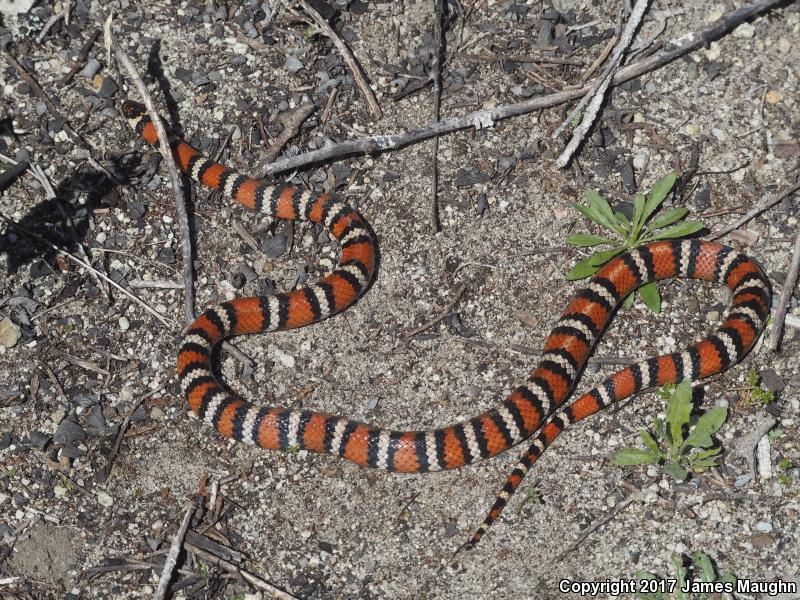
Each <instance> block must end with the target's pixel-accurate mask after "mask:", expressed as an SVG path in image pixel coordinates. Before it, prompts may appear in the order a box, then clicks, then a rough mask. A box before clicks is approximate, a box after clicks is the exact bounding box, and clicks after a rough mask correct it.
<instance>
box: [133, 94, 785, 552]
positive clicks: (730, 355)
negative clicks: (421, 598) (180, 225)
mask: <svg viewBox="0 0 800 600" xmlns="http://www.w3.org/2000/svg"><path fill="white" fill-rule="evenodd" d="M122 110H123V114H124V116H125V117H126V118H127V120H128V122H129V124H130V125H131V127H133V129H134V130H135V131H136V132H137V133H138V134H139V135H140V136H141V137H142V138H143V139H144V140H145V141H146V142H148V143H149V144H151V145H153V146H156V147H158V145H159V141H158V137H157V134H156V130H155V127H154V125H153V123H152V120H151V118H150V117H149V116H148V114H147V112H146V110H145V107H144V106H143V105H142V104H139V103H136V102H132V101H126V102H125V103H124V105H123V107H122ZM170 147H171V150H172V155H173V157H174V159H175V162H176V163H177V165H178V166H179V167H180V169H181V170H182V171H183V172H184V173H185V174H187V175H188V176H190V177H191V178H192V179H194V180H195V181H197V182H199V183H201V184H202V185H204V186H206V187H208V188H210V189H212V190H217V191H220V192H223V193H224V194H225V195H226V196H228V197H230V198H231V199H232V200H234V201H235V202H238V203H239V204H241V205H243V206H244V207H245V208H248V209H251V210H255V211H259V212H262V213H265V214H266V215H269V216H272V217H275V218H278V219H292V220H298V221H308V222H311V223H317V224H320V225H323V226H324V227H325V228H326V229H327V230H328V231H329V232H330V233H331V234H332V236H333V237H334V238H335V239H336V241H337V243H338V246H339V259H338V263H337V265H336V267H335V268H334V269H333V270H332V271H331V272H330V273H329V274H328V275H327V276H325V277H324V278H322V279H321V280H319V281H317V282H316V283H313V284H311V285H307V286H305V287H301V288H298V289H294V290H292V291H288V292H283V293H273V294H269V295H264V296H257V297H251V298H237V299H234V300H231V301H228V302H223V303H222V304H220V305H219V306H216V307H213V308H210V309H208V310H206V311H205V312H204V313H203V314H202V315H200V316H199V317H198V318H197V319H196V320H195V321H194V322H193V323H192V324H191V325H190V326H189V327H188V329H187V330H186V331H185V333H184V336H183V339H182V342H181V345H180V349H179V352H178V358H177V365H176V370H177V375H178V379H179V382H180V387H181V389H182V391H183V395H184V396H185V398H186V401H187V403H188V405H189V407H190V409H191V411H192V412H193V413H194V414H195V415H196V416H197V417H198V418H199V419H200V420H201V421H204V422H205V423H206V424H207V425H209V426H210V427H213V428H214V429H215V430H216V431H217V432H219V433H220V434H222V435H223V436H227V437H229V438H232V439H234V440H237V441H239V442H244V443H247V444H253V445H256V446H260V447H262V448H267V449H270V450H288V449H305V450H310V451H314V452H321V453H326V454H332V455H334V456H338V457H342V458H345V459H347V460H349V461H351V462H353V463H355V464H357V465H360V466H362V467H372V468H376V469H383V470H386V471H396V472H403V473H422V472H431V471H440V470H444V469H455V468H458V467H463V466H465V465H469V464H472V463H475V462H477V461H480V460H484V459H488V458H491V457H494V456H497V455H498V454H501V453H503V452H505V451H506V450H508V449H510V448H511V447H513V446H516V445H517V444H520V443H521V442H523V441H525V440H529V445H528V449H527V450H526V451H525V453H524V454H522V457H521V459H520V461H519V463H518V464H517V465H516V466H515V468H514V469H513V471H512V472H511V473H510V475H508V477H507V479H506V481H505V484H504V485H503V487H502V489H501V490H500V492H499V493H498V494H497V496H496V498H495V502H494V504H493V505H492V507H491V509H490V510H489V512H488V514H487V515H486V517H485V519H484V520H483V522H482V523H481V525H480V527H479V528H478V529H477V530H476V531H475V533H474V534H473V535H472V537H470V538H469V540H468V541H467V542H466V543H465V544H464V545H463V546H462V547H464V548H466V549H471V548H473V547H474V546H475V544H477V543H478V541H479V540H480V539H481V537H482V536H483V535H484V533H485V532H486V531H487V530H488V528H489V527H490V526H491V525H492V523H493V522H494V521H495V520H497V518H498V517H499V515H500V513H501V512H502V510H503V508H504V507H505V506H506V504H507V503H508V500H509V498H510V497H511V495H512V494H513V493H514V492H515V491H516V490H517V488H518V487H519V486H520V483H521V482H522V480H523V478H524V476H525V474H526V473H527V472H528V471H529V470H530V469H531V467H532V465H533V464H534V463H535V462H536V461H537V459H538V458H539V457H540V456H541V455H542V453H543V452H544V451H545V449H546V448H547V447H548V446H550V444H552V443H553V441H554V440H555V439H556V438H557V437H558V436H559V434H560V433H561V432H562V431H564V429H565V428H567V427H569V426H570V425H572V424H574V423H577V422H578V421H581V420H583V419H585V418H587V417H589V416H591V415H593V414H595V413H597V412H598V411H600V410H602V409H603V408H605V407H607V406H609V405H610V404H613V403H615V402H619V401H620V400H623V399H625V398H629V397H631V396H633V395H636V394H638V393H640V392H642V391H644V390H647V389H649V388H652V387H656V386H662V385H664V384H668V383H678V382H681V381H683V380H684V379H690V380H692V381H697V380H699V379H704V378H707V377H710V376H712V375H716V374H718V373H721V372H722V371H724V370H726V369H728V368H729V367H731V366H732V365H734V364H735V363H737V362H739V361H740V360H742V358H744V356H745V355H746V354H747V353H748V352H749V351H750V350H751V349H752V348H753V346H754V345H755V343H756V341H757V339H758V337H759V335H760V333H761V332H762V330H763V328H764V326H765V324H766V322H767V318H768V316H769V312H770V304H771V290H770V284H769V280H768V278H767V276H766V275H765V274H764V272H763V270H762V269H761V267H760V266H759V265H758V264H757V263H756V262H755V261H754V260H752V259H750V258H748V257H747V256H745V255H744V254H741V253H739V252H738V251H736V250H735V249H733V248H730V247H728V246H725V245H722V244H719V243H716V242H710V241H703V240H699V239H682V240H661V241H655V242H650V243H647V244H644V245H641V246H638V247H635V248H632V249H629V250H627V251H625V252H623V253H622V254H619V255H618V256H616V257H614V258H613V259H612V260H610V261H609V262H607V263H606V264H605V265H604V266H603V267H602V268H601V269H600V270H599V271H598V272H597V273H596V274H594V275H593V276H592V277H591V278H590V279H588V280H587V283H586V285H585V287H583V288H582V289H580V290H579V291H578V292H577V293H576V294H575V295H574V296H573V298H572V299H571V301H570V303H569V305H568V306H567V308H566V310H565V311H564V312H563V314H562V315H561V317H560V318H559V320H558V321H557V322H556V323H555V326H554V327H553V329H552V330H551V331H550V333H549V335H548V336H547V338H546V340H545V342H544V346H543V350H542V354H541V358H540V361H539V364H538V365H537V366H536V368H535V369H534V370H533V371H532V372H530V373H529V375H528V378H527V381H526V382H525V383H524V384H523V385H520V386H519V387H517V388H516V389H514V390H513V391H512V392H511V393H510V394H509V395H508V396H507V397H506V398H505V399H504V400H503V401H502V402H501V403H499V404H498V405H496V406H494V407H492V408H490V409H489V410H486V411H485V412H483V413H481V414H479V415H477V416H475V417H472V418H471V419H469V420H466V421H463V422H461V423H457V424H454V425H448V426H446V427H441V428H437V429H426V430H421V431H394V430H390V429H385V428H382V427H376V426H373V425H369V424H366V423H362V422H359V421H356V420H353V419H349V418H347V417H342V416H336V415H329V414H325V413H322V412H317V411H313V410H302V409H294V408H284V407H280V406H258V405H255V404H253V403H251V402H249V401H247V400H245V399H244V398H241V397H239V396H237V395H236V394H234V393H232V392H230V391H228V390H227V389H226V388H225V387H223V385H222V384H221V382H220V380H219V379H218V378H217V376H216V375H215V374H214V370H213V367H212V350H213V349H214V347H215V346H216V345H217V344H219V343H220V342H221V341H222V340H224V339H226V338H228V337H230V336H239V335H245V334H256V333H264V332H270V331H279V330H286V329H292V328H296V327H303V326H306V325H309V324H312V323H316V322H318V321H321V320H323V319H326V318H328V317H331V316H333V315H335V314H337V313H339V312H341V311H342V310H344V309H345V308H346V307H348V306H349V305H351V304H352V303H353V302H355V301H356V300H357V299H358V297H359V296H360V295H361V294H362V293H363V292H364V291H365V290H366V289H367V287H368V286H369V284H370V282H371V280H372V277H373V274H374V271H375V264H376V245H375V239H374V236H373V233H372V230H371V228H370V227H369V225H368V224H367V223H366V221H365V220H364V219H363V218H362V217H361V215H360V214H359V213H358V212H357V211H356V210H354V209H353V208H351V207H350V206H349V205H348V204H346V203H345V202H344V201H342V200H341V199H340V198H339V197H338V196H336V195H335V194H329V193H316V192H314V191H310V190H303V189H302V188H298V187H294V186H289V185H278V184H275V183H273V182H270V181H264V180H257V179H252V178H250V177H247V176H246V175H242V174H240V173H238V172H237V171H235V170H233V169H229V168H227V167H225V166H222V165H220V164H219V163H217V162H215V161H213V160H210V159H208V158H206V157H205V156H203V155H202V154H201V153H200V152H198V151H197V150H196V149H195V148H193V147H192V146H190V145H189V144H188V143H186V142H185V141H182V140H180V139H172V140H170ZM669 278H684V279H699V280H704V281H710V282H715V283H718V284H721V285H724V286H726V287H727V288H728V289H729V290H730V291H731V292H732V300H731V303H730V307H729V309H728V312H727V314H726V316H725V319H724V321H723V322H722V323H721V325H720V326H719V327H718V328H717V329H716V330H715V331H714V332H713V333H711V334H709V335H708V336H707V337H705V338H704V339H702V340H701V341H700V342H698V343H697V344H694V345H692V346H690V347H688V348H687V349H685V350H683V351H681V352H673V353H669V354H663V355H661V356H657V357H653V358H649V359H647V360H643V361H641V362H637V363H635V364H631V365H628V366H626V367H625V368H624V369H622V370H620V371H618V372H616V373H614V374H613V375H611V376H610V377H608V378H606V379H605V380H604V381H603V382H602V383H600V384H599V385H597V386H596V387H594V388H593V389H591V390H590V391H588V392H586V393H585V394H583V395H581V396H580V397H579V398H577V399H576V400H574V401H573V402H571V403H570V404H566V400H567V399H568V398H569V397H570V395H571V393H572V391H573V388H574V387H575V384H576V382H577V380H578V377H579V375H580V374H581V372H582V370H583V368H584V367H585V365H586V363H587V360H588V358H589V355H590V353H591V352H592V350H593V348H594V346H595V345H596V344H597V341H598V339H599V338H600V336H601V334H602V333H603V331H604V330H605V328H606V326H607V325H608V323H609V321H610V319H611V317H612V315H613V314H614V313H615V311H616V309H617V308H618V307H619V305H620V304H621V302H622V301H623V300H624V299H625V298H626V297H627V296H628V295H629V294H630V293H631V292H633V291H634V290H635V289H636V288H638V287H640V286H642V285H644V284H646V283H649V282H651V281H657V280H662V279H669ZM537 432H538V433H537ZM534 434H536V435H535V436H534Z"/></svg>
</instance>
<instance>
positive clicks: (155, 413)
mask: <svg viewBox="0 0 800 600" xmlns="http://www.w3.org/2000/svg"><path fill="white" fill-rule="evenodd" d="M166 416H167V415H166V414H164V411H163V410H161V409H160V408H159V407H158V406H154V407H153V408H151V409H150V418H151V419H154V420H159V419H163V418H164V417H166Z"/></svg>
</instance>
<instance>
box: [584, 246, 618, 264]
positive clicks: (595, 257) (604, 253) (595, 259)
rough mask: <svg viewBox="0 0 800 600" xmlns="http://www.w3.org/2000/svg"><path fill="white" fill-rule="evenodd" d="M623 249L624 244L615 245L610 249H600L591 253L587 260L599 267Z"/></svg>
mask: <svg viewBox="0 0 800 600" xmlns="http://www.w3.org/2000/svg"><path fill="white" fill-rule="evenodd" d="M623 250H625V247H624V246H615V247H614V248H611V249H610V250H601V251H600V252H595V253H594V254H592V255H591V256H590V257H589V260H590V261H591V264H593V265H594V266H596V267H598V268H599V267H602V266H603V265H604V264H606V263H607V262H608V261H610V260H611V259H612V258H614V257H615V256H616V255H617V254H619V253H620V252H622V251H623Z"/></svg>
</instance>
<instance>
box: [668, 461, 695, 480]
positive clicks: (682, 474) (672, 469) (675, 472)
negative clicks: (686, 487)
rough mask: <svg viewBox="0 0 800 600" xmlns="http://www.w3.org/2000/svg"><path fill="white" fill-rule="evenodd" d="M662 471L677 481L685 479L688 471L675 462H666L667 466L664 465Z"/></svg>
mask: <svg viewBox="0 0 800 600" xmlns="http://www.w3.org/2000/svg"><path fill="white" fill-rule="evenodd" d="M664 471H665V472H666V473H667V475H669V476H670V477H672V478H673V479H677V480H678V481H686V478H687V477H689V471H687V470H686V469H684V468H683V467H682V466H681V465H680V464H679V463H676V462H671V463H667V466H665V467H664Z"/></svg>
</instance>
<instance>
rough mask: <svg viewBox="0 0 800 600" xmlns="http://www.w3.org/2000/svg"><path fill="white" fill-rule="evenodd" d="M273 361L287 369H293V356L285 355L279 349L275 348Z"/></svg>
mask: <svg viewBox="0 0 800 600" xmlns="http://www.w3.org/2000/svg"><path fill="white" fill-rule="evenodd" d="M275 359H276V360H277V361H278V362H279V363H281V364H282V365H283V366H284V367H286V368H288V369H294V363H295V360H294V356H292V355H291V354H287V353H286V352H284V351H283V350H281V349H280V348H275Z"/></svg>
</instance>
